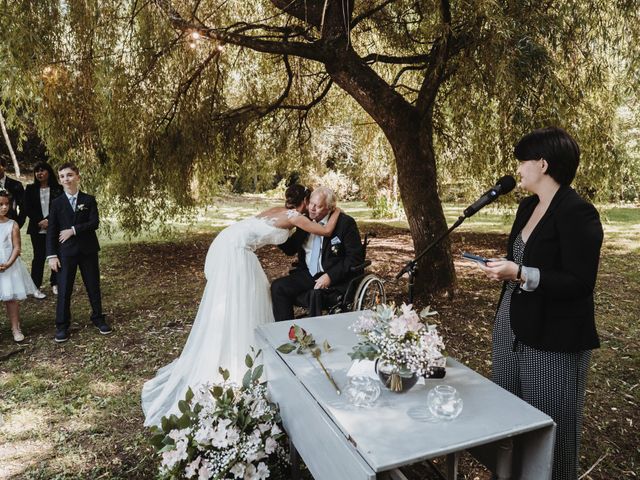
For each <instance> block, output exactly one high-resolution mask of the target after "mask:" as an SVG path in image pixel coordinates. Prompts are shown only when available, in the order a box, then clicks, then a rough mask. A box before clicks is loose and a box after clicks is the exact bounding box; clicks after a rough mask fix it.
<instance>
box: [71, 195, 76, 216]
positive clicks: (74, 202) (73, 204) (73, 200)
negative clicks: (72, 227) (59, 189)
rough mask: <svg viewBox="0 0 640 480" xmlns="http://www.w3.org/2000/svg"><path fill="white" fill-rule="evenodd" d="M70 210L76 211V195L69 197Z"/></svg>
mask: <svg viewBox="0 0 640 480" xmlns="http://www.w3.org/2000/svg"><path fill="white" fill-rule="evenodd" d="M71 210H73V211H74V212H75V211H76V197H75V196H73V197H71Z"/></svg>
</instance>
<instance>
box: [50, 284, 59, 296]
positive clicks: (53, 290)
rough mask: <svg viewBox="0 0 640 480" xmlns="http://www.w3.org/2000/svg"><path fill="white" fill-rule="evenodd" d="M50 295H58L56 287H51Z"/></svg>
mask: <svg viewBox="0 0 640 480" xmlns="http://www.w3.org/2000/svg"><path fill="white" fill-rule="evenodd" d="M51 293H53V294H54V295H57V294H58V286H57V285H51Z"/></svg>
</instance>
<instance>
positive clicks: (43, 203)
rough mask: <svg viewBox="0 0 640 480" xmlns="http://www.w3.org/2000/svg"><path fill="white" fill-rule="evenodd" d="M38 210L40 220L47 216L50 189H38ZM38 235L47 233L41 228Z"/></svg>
mask: <svg viewBox="0 0 640 480" xmlns="http://www.w3.org/2000/svg"><path fill="white" fill-rule="evenodd" d="M39 190H40V209H41V210H42V218H47V217H48V216H49V198H50V195H51V189H50V188H49V187H45V188H40V189H39ZM40 233H47V229H46V228H43V229H42V230H40Z"/></svg>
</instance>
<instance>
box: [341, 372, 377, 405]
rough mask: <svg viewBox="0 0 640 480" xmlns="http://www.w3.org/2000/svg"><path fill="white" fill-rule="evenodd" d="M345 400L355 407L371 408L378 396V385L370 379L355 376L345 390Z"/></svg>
mask: <svg viewBox="0 0 640 480" xmlns="http://www.w3.org/2000/svg"><path fill="white" fill-rule="evenodd" d="M345 393H346V395H347V400H348V401H349V403H350V404H352V405H354V406H356V407H371V406H372V405H373V404H374V403H376V400H378V397H379V396H380V383H379V382H378V381H377V380H374V379H372V378H370V377H367V376H363V375H356V376H355V377H351V378H350V379H349V383H348V384H347V388H346V389H345Z"/></svg>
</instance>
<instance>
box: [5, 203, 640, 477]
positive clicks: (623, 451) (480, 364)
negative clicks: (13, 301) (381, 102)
mask: <svg viewBox="0 0 640 480" xmlns="http://www.w3.org/2000/svg"><path fill="white" fill-rule="evenodd" d="M275 203H278V202H277V201H275V200H269V199H265V198H263V197H230V198H225V199H221V201H220V202H218V204H217V205H216V206H215V207H212V208H210V209H209V210H207V211H203V212H200V213H199V214H198V215H196V216H194V217H193V218H192V219H191V220H190V221H189V222H182V223H180V222H177V223H176V224H174V225H172V227H173V231H172V233H171V234H168V235H164V237H163V238H160V237H159V236H157V235H151V234H150V235H147V236H145V237H144V238H143V239H138V240H135V241H131V242H130V241H127V240H126V239H125V238H124V236H123V235H122V234H121V233H119V232H115V233H114V234H113V236H112V237H111V238H102V239H101V241H102V245H103V250H102V252H101V268H102V272H101V273H102V282H103V283H102V288H103V302H104V305H105V311H106V313H107V316H108V321H109V322H110V323H111V324H112V325H113V327H114V330H115V333H114V335H112V336H109V337H103V336H100V335H99V334H98V332H97V330H95V328H92V326H91V324H90V322H89V305H88V301H87V299H86V294H85V293H84V291H83V289H82V284H81V282H79V279H78V282H77V284H76V290H75V292H74V297H73V298H74V303H73V309H72V311H73V315H74V322H73V324H72V329H71V340H70V341H69V342H67V343H66V344H62V345H57V344H55V343H54V342H53V333H54V308H55V298H54V297H52V296H49V297H47V298H46V299H45V300H42V301H37V300H33V299H30V300H27V301H25V302H23V303H22V305H21V316H22V326H23V331H24V333H25V335H26V336H27V340H26V341H25V342H24V344H23V345H21V346H17V345H16V344H14V343H13V341H12V339H11V333H10V329H9V327H8V325H7V322H6V319H5V315H4V314H2V315H0V415H1V418H0V478H29V479H56V478H60V479H62V478H83V479H84V478H103V479H110V478H114V479H115V478H122V479H129V478H151V477H153V476H154V475H155V472H156V468H157V462H156V460H155V458H154V454H153V452H152V450H151V448H150V446H149V444H148V432H147V431H146V430H145V429H144V428H143V427H142V422H143V417H142V411H141V410H140V391H141V388H142V384H143V383H144V381H145V380H147V379H149V378H151V377H153V376H154V374H155V371H156V370H157V369H158V368H159V367H161V366H163V365H165V364H166V363H169V362H170V361H171V360H173V359H174V358H175V357H176V356H177V355H178V354H179V353H180V351H181V349H182V346H183V344H184V341H185V339H186V337H187V335H188V333H189V329H190V327H191V323H192V321H193V318H194V316H195V313H196V310H197V307H198V302H199V300H200V295H201V293H202V289H203V287H204V276H203V273H202V268H203V261H204V257H205V254H206V251H207V248H208V246H209V243H210V241H211V238H212V236H213V235H214V234H215V233H216V232H217V231H219V230H220V228H223V227H224V226H225V225H226V224H228V223H230V222H232V221H234V220H236V219H237V218H240V217H244V216H247V215H250V214H253V213H255V212H257V211H259V210H261V209H262V208H264V207H265V206H267V205H270V204H275ZM343 206H344V208H345V210H346V211H347V213H350V214H352V215H353V216H355V217H356V218H357V220H358V222H359V224H360V227H361V230H362V231H369V230H374V231H376V232H377V234H378V236H377V238H376V239H374V240H373V242H372V244H371V245H370V249H369V251H368V257H369V258H370V259H372V260H373V262H374V263H373V266H372V270H373V271H374V272H376V273H378V274H379V275H380V276H382V277H384V278H387V279H391V278H393V276H394V275H395V273H396V272H397V271H399V269H400V268H401V267H402V265H403V264H404V263H405V262H406V261H407V260H409V259H410V258H411V256H412V253H413V250H412V246H411V241H410V237H409V235H408V231H407V227H406V223H405V222H402V221H384V222H383V221H374V220H372V219H371V218H370V215H369V211H368V209H367V208H366V206H365V205H364V204H362V203H357V202H354V203H347V204H344V205H343ZM462 209H463V206H461V205H446V206H445V210H446V214H447V219H448V221H449V223H452V222H453V221H454V220H455V218H456V217H457V216H458V215H459V214H460V213H461V211H462ZM600 211H601V215H602V219H603V224H604V227H605V245H604V248H603V252H602V260H601V268H600V274H599V279H598V286H597V292H596V301H597V312H596V315H597V322H598V328H599V333H600V338H601V341H602V348H601V349H599V350H597V351H595V352H594V355H593V359H592V363H591V374H590V377H589V379H588V385H587V399H586V406H585V421H584V428H583V448H582V451H581V453H582V462H581V469H582V472H587V470H588V473H586V475H585V477H584V478H590V479H614V478H615V479H620V478H631V479H632V478H637V475H638V473H637V472H639V471H640V467H639V465H638V463H639V459H640V455H639V451H638V445H637V428H638V423H639V422H640V415H639V414H638V412H639V410H638V403H639V400H640V398H639V392H640V388H639V386H638V385H639V382H640V380H639V375H638V367H639V366H640V359H639V355H638V351H639V347H640V332H639V331H638V318H639V317H640V302H639V301H638V298H640V270H639V269H638V265H640V209H639V208H633V207H617V206H601V207H600ZM512 214H513V212H512V211H511V210H507V209H485V210H484V211H482V212H480V213H478V214H477V215H475V216H474V217H472V218H471V219H469V220H467V221H466V222H465V224H463V226H462V227H461V228H460V229H459V230H458V231H456V232H455V233H454V235H453V237H452V240H453V244H452V245H453V250H454V252H458V251H460V250H469V251H472V252H474V253H478V254H483V255H492V254H500V253H502V252H503V249H504V245H505V243H506V233H507V232H508V229H509V227H510V225H511V221H512V220H513V217H512ZM24 230H25V229H23V244H24V245H23V247H24V254H23V258H24V259H25V261H26V262H27V264H28V263H29V261H30V257H31V253H30V245H29V240H28V237H27V236H26V234H25V233H24ZM259 256H260V258H261V260H262V263H263V265H264V267H265V270H266V272H267V274H268V276H269V278H270V279H274V278H277V277H278V276H281V275H283V274H285V273H286V271H287V270H288V268H289V265H290V260H289V259H287V258H286V257H285V256H284V255H283V254H281V253H280V252H279V251H278V250H277V249H276V248H266V249H263V250H262V251H260V252H259ZM456 269H457V274H458V286H457V289H456V295H455V297H454V298H453V299H451V300H441V301H438V302H437V304H436V305H435V308H436V309H437V310H438V311H439V312H440V315H439V316H438V319H437V321H438V322H439V324H440V329H441V331H442V333H443V335H444V338H445V341H446V343H447V352H448V354H449V355H451V356H453V357H456V358H458V359H459V360H461V361H462V362H464V363H466V364H468V365H469V366H470V367H472V368H474V369H475V370H477V371H479V372H481V373H482V374H484V375H488V374H489V372H490V358H491V357H490V348H491V346H490V341H491V324H492V317H493V313H494V310H495V307H496V302H497V300H498V295H499V285H497V284H495V283H493V282H490V281H488V280H486V279H484V277H483V276H480V275H479V274H478V272H477V271H476V270H475V268H473V267H471V266H468V265H467V264H466V263H464V262H456ZM405 282H406V279H402V280H401V281H400V282H395V281H389V283H388V284H387V287H388V290H389V291H390V292H391V296H392V297H393V298H396V299H397V300H399V301H402V299H403V298H404V297H405V295H406V283H405ZM46 293H50V290H48V289H47V290H46ZM634 431H635V432H636V433H635V434H634V433H633V432H634ZM461 470H462V471H461V474H460V478H465V479H476V478H477V479H488V478H490V476H489V475H488V473H487V471H486V470H484V469H483V468H482V467H481V466H479V465H477V464H476V463H475V462H473V461H471V460H470V459H468V458H465V459H464V461H463V462H462V466H461ZM412 475H413V478H425V476H426V475H427V474H426V473H425V471H421V470H420V469H419V468H415V469H412Z"/></svg>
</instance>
